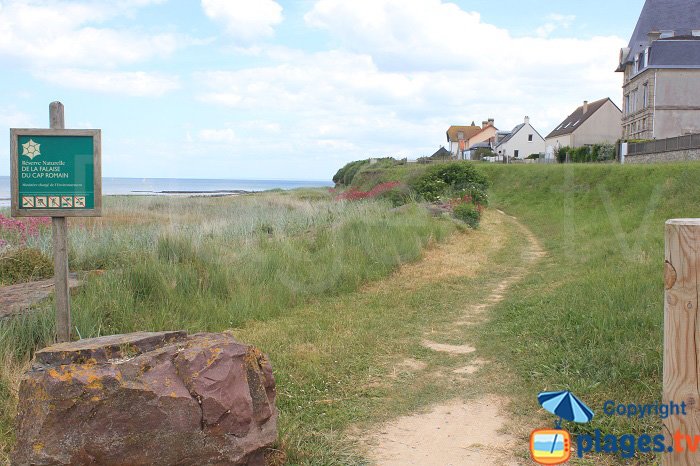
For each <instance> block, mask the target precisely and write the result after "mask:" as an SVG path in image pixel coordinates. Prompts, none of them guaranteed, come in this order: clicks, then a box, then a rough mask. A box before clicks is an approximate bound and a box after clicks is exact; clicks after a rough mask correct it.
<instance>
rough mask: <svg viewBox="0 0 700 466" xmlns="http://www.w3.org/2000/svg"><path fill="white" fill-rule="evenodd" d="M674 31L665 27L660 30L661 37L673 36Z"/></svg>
mask: <svg viewBox="0 0 700 466" xmlns="http://www.w3.org/2000/svg"><path fill="white" fill-rule="evenodd" d="M675 35H676V33H675V32H674V31H671V30H670V29H667V30H665V31H661V39H668V38H670V37H673V36H675Z"/></svg>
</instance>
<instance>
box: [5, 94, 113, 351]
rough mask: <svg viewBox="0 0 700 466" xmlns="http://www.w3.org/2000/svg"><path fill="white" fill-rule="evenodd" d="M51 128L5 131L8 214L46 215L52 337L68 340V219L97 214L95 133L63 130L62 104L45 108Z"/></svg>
mask: <svg viewBox="0 0 700 466" xmlns="http://www.w3.org/2000/svg"><path fill="white" fill-rule="evenodd" d="M49 120H50V126H51V129H16V128H12V129H11V130H10V163H11V169H10V173H11V183H12V201H11V207H12V209H11V210H12V216H13V217H51V220H52V233H53V253H54V273H55V304H56V336H57V339H58V341H60V342H64V341H69V340H70V335H71V317H70V294H69V287H68V217H99V216H100V215H102V169H101V147H102V143H101V132H100V130H98V129H65V120H64V111H63V104H62V103H60V102H52V103H51V105H50V106H49Z"/></svg>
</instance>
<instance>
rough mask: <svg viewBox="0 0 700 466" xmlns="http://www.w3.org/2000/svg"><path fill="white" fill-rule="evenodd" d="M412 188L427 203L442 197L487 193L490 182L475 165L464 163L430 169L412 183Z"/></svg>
mask: <svg viewBox="0 0 700 466" xmlns="http://www.w3.org/2000/svg"><path fill="white" fill-rule="evenodd" d="M412 188H413V189H414V190H415V191H416V193H418V194H419V195H420V196H422V197H423V198H424V199H425V200H427V201H431V202H432V201H437V200H438V199H439V198H440V197H441V196H451V195H453V194H455V193H457V194H458V195H459V194H465V193H470V192H471V191H483V192H484V193H485V192H486V189H487V188H488V180H487V179H486V177H485V176H484V175H482V174H481V173H480V172H479V171H478V170H477V169H476V168H475V167H474V166H473V165H471V164H469V163H464V162H458V163H449V164H440V165H435V166H432V167H430V168H428V169H427V170H426V171H425V173H424V174H423V175H421V176H419V177H418V178H417V179H416V180H414V181H413V183H412Z"/></svg>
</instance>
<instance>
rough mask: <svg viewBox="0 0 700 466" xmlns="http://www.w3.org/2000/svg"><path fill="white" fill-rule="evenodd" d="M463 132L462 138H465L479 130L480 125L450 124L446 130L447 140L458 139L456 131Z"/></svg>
mask: <svg viewBox="0 0 700 466" xmlns="http://www.w3.org/2000/svg"><path fill="white" fill-rule="evenodd" d="M460 131H461V132H463V133H464V139H465V140H467V139H469V138H471V137H472V136H474V135H475V134H477V133H479V132H480V131H481V126H450V127H449V128H448V130H447V142H451V141H459V139H458V138H457V133H458V132H460Z"/></svg>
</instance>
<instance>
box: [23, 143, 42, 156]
mask: <svg viewBox="0 0 700 466" xmlns="http://www.w3.org/2000/svg"><path fill="white" fill-rule="evenodd" d="M40 148H41V144H37V143H36V142H34V141H33V140H31V139H30V140H29V141H28V142H26V143H24V144H22V155H26V156H27V157H29V158H30V159H32V160H34V157H36V156H38V155H41V150H40Z"/></svg>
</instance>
